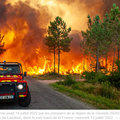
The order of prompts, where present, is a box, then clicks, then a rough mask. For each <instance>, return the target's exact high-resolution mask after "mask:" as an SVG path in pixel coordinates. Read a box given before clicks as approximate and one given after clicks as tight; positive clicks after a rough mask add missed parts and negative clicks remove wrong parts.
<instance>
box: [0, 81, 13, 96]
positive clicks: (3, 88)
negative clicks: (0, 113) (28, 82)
mask: <svg viewBox="0 0 120 120" xmlns="http://www.w3.org/2000/svg"><path fill="white" fill-rule="evenodd" d="M14 91H15V84H13V83H9V84H0V94H5V93H14Z"/></svg>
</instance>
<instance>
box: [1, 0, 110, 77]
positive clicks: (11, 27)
mask: <svg viewBox="0 0 120 120" xmlns="http://www.w3.org/2000/svg"><path fill="white" fill-rule="evenodd" d="M102 5H103V1H102V0H98V1H95V0H91V3H90V2H87V3H86V2H85V1H84V0H81V1H79V0H75V1H71V0H66V1H64V0H61V1H60V0H29V1H26V0H12V1H11V0H0V11H1V12H0V30H1V31H0V33H1V34H2V35H5V37H4V40H3V42H5V48H6V52H5V53H4V54H3V55H1V61H4V60H6V61H9V62H13V61H15V62H20V63H21V64H22V65H23V68H24V71H27V73H28V74H30V75H32V74H44V73H47V72H52V71H53V70H54V59H53V54H50V53H48V50H47V47H46V46H45V44H44V43H45V41H44V39H45V35H46V34H47V28H48V26H49V23H50V21H52V20H54V18H55V17H56V16H61V17H62V18H63V20H64V21H65V22H66V24H67V25H68V26H71V28H72V31H71V33H70V37H72V38H73V41H72V43H71V48H70V49H71V50H70V52H69V53H61V57H60V58H61V59H60V74H68V73H76V74H81V73H82V72H83V71H86V70H90V69H91V67H90V64H91V61H90V59H87V57H86V58H84V57H83V54H82V53H81V52H80V50H79V47H80V46H79V43H80V41H81V40H82V37H81V33H80V31H81V30H85V29H86V27H87V15H88V13H89V14H92V16H94V15H96V14H98V13H100V12H101V11H100V10H101V8H102ZM88 8H91V10H89V9H88ZM96 8H97V9H96ZM101 15H102V14H101ZM57 60H58V59H57V55H56V61H55V62H56V65H55V68H56V72H57V69H58V64H57ZM102 61H103V64H102V65H103V66H105V64H106V62H105V60H102ZM108 63H109V64H108V65H107V66H108V70H112V67H111V66H112V65H111V64H110V63H111V62H110V60H109V61H108Z"/></svg>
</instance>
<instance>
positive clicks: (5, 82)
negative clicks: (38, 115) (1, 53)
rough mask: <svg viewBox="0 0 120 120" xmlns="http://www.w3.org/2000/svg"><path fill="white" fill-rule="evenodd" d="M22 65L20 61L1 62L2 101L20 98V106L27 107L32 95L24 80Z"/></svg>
mask: <svg viewBox="0 0 120 120" xmlns="http://www.w3.org/2000/svg"><path fill="white" fill-rule="evenodd" d="M25 76H26V72H24V74H23V70H22V65H21V64H20V63H18V62H5V61H4V62H0V101H1V102H2V101H3V102H4V101H6V100H7V101H9V100H10V101H11V100H18V103H19V105H20V106H23V107H27V106H28V105H29V104H30V102H31V95H30V92H29V88H28V85H27V81H25V80H24V77H25Z"/></svg>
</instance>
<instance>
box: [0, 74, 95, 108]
mask: <svg viewBox="0 0 120 120" xmlns="http://www.w3.org/2000/svg"><path fill="white" fill-rule="evenodd" d="M25 80H26V81H27V82H28V86H29V90H30V93H31V104H30V105H29V106H28V107H21V106H19V105H18V103H17V101H16V102H4V103H0V109H48V110H49V109H94V108H93V107H91V106H90V105H88V104H86V103H83V102H82V101H77V100H75V99H73V98H70V97H68V96H66V95H64V94H62V93H60V92H58V91H55V90H53V89H52V88H50V87H49V86H48V85H47V84H44V83H43V82H42V83H41V82H38V80H35V79H33V78H31V77H29V76H27V77H26V78H25Z"/></svg>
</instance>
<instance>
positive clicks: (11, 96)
mask: <svg viewBox="0 0 120 120" xmlns="http://www.w3.org/2000/svg"><path fill="white" fill-rule="evenodd" d="M13 98H14V96H13V95H6V96H0V99H13Z"/></svg>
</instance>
